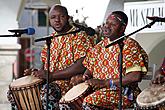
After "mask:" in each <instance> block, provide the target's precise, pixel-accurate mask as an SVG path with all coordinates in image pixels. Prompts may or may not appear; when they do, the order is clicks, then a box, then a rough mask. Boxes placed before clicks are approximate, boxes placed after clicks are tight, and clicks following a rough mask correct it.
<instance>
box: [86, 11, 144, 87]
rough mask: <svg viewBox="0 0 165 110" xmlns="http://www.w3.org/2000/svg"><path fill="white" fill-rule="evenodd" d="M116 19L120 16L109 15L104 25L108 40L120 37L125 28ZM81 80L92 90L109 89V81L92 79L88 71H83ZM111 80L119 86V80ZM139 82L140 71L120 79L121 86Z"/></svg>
mask: <svg viewBox="0 0 165 110" xmlns="http://www.w3.org/2000/svg"><path fill="white" fill-rule="evenodd" d="M114 16H115V17H114ZM116 17H120V16H119V15H115V14H114V15H112V14H111V15H110V16H109V17H108V18H107V21H106V24H105V28H106V29H107V30H106V32H105V33H104V34H106V35H107V36H108V37H109V38H110V40H115V39H117V38H118V37H119V36H122V34H123V33H124V31H125V28H126V25H123V24H122V23H121V22H120V21H119V20H118V19H117V18H116ZM83 80H86V82H87V83H88V84H89V85H90V86H92V87H94V88H109V87H110V85H109V80H110V79H108V80H99V79H93V78H92V76H91V73H90V71H89V70H88V69H87V70H86V71H85V73H84V75H83ZM112 80H113V82H114V84H115V85H116V86H119V79H112ZM139 81H141V72H140V71H134V72H130V73H128V74H126V75H125V76H124V77H123V78H122V84H123V86H125V85H128V84H132V83H135V82H139Z"/></svg>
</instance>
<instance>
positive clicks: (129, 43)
mask: <svg viewBox="0 0 165 110" xmlns="http://www.w3.org/2000/svg"><path fill="white" fill-rule="evenodd" d="M127 22H128V18H127V15H126V14H125V13H124V12H122V11H114V12H112V13H111V14H110V15H109V16H108V18H107V20H106V24H105V30H104V36H106V37H105V38H104V39H103V40H102V41H101V42H99V43H98V44H97V45H96V46H95V47H94V48H93V49H90V51H89V52H88V53H87V55H86V57H85V59H84V61H83V65H84V66H85V67H86V68H87V70H86V71H85V73H84V76H83V77H84V79H86V82H87V83H88V85H90V86H92V87H93V89H94V90H95V92H93V93H91V94H89V95H88V96H87V97H85V99H84V103H83V109H85V110H98V109H99V110H104V109H112V110H114V109H118V108H119V106H118V105H119V74H120V71H119V53H120V52H119V51H120V49H119V45H118V44H114V45H112V46H111V47H109V48H105V47H106V46H107V45H108V44H110V43H111V42H112V41H113V40H115V39H117V38H119V37H121V36H123V35H124V32H125V29H126V26H127ZM123 44H124V47H123V52H122V53H123V73H122V75H123V77H122V86H123V87H122V91H123V94H122V102H123V105H122V108H129V107H132V106H133V103H134V102H135V99H136V97H137V95H138V94H139V93H140V89H139V88H138V82H139V81H141V77H142V75H143V74H145V73H146V72H147V67H148V56H147V54H146V52H145V51H144V50H143V49H142V47H141V46H140V45H139V44H138V42H136V41H135V40H133V39H132V38H129V37H128V38H125V39H124V40H123Z"/></svg>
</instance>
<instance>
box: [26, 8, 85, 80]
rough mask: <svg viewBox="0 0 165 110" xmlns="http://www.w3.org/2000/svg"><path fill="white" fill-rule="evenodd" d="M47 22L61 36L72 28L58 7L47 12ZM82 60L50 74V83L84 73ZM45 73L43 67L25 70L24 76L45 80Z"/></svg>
mask: <svg viewBox="0 0 165 110" xmlns="http://www.w3.org/2000/svg"><path fill="white" fill-rule="evenodd" d="M49 20H50V25H51V26H52V28H53V29H54V30H55V31H56V32H57V33H58V34H63V33H66V32H67V31H69V30H70V29H71V28H72V26H71V25H69V22H68V20H69V16H68V14H67V13H66V12H65V11H64V10H63V9H62V8H61V7H59V6H55V5H54V6H52V8H51V9H50V12H49ZM83 59H84V58H80V59H79V60H77V61H76V62H75V63H74V64H72V65H71V66H69V67H67V68H65V69H63V70H58V71H55V72H53V73H51V74H50V77H49V78H50V82H51V81H53V80H62V79H69V78H71V77H72V76H75V75H77V74H82V73H83V72H84V71H85V67H84V66H83V65H82V61H83ZM46 73H47V71H46V70H44V69H43V67H42V68H41V69H39V70H37V69H34V68H32V69H28V70H25V73H24V74H25V75H27V74H32V75H34V76H35V77H38V78H41V79H46Z"/></svg>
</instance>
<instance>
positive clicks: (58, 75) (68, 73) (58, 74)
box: [50, 58, 85, 80]
mask: <svg viewBox="0 0 165 110" xmlns="http://www.w3.org/2000/svg"><path fill="white" fill-rule="evenodd" d="M83 59H84V58H80V59H79V60H77V61H76V62H75V63H74V64H72V65H71V66H69V67H67V68H65V69H64V70H59V71H55V72H53V73H51V76H50V77H51V79H53V80H61V79H69V78H71V77H72V76H75V75H77V74H83V73H84V71H85V67H84V66H83V65H82V61H83Z"/></svg>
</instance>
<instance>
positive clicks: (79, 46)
mask: <svg viewBox="0 0 165 110" xmlns="http://www.w3.org/2000/svg"><path fill="white" fill-rule="evenodd" d="M91 47H92V44H91V42H90V39H89V37H88V36H87V35H86V34H85V33H84V32H79V33H77V34H76V36H74V37H73V54H74V61H76V60H78V59H80V58H81V57H85V56H86V53H87V51H88V50H89V48H91Z"/></svg>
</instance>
